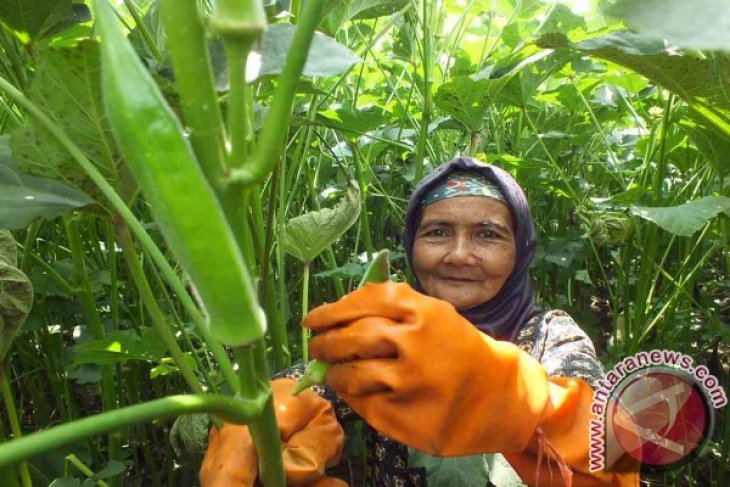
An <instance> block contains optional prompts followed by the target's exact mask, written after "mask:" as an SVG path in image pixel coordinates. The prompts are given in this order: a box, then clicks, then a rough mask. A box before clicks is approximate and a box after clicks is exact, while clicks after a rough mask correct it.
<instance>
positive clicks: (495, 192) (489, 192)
mask: <svg viewBox="0 0 730 487" xmlns="http://www.w3.org/2000/svg"><path fill="white" fill-rule="evenodd" d="M456 196H485V197H487V198H494V199H496V200H499V201H501V202H503V203H506V200H505V198H504V195H502V192H501V191H500V190H499V188H498V187H497V186H496V185H495V184H494V183H492V182H491V181H489V180H488V179H486V178H485V177H484V176H482V175H481V174H479V173H477V172H453V173H451V174H449V175H448V176H447V177H446V179H444V180H443V181H441V182H440V183H438V184H437V185H436V186H434V187H433V189H431V191H429V192H428V193H427V194H426V196H425V197H424V198H423V200H422V201H421V209H424V208H425V207H427V206H428V205H430V204H432V203H436V202H437V201H441V200H445V199H446V198H454V197H456Z"/></svg>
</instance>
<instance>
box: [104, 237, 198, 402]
mask: <svg viewBox="0 0 730 487" xmlns="http://www.w3.org/2000/svg"><path fill="white" fill-rule="evenodd" d="M116 232H117V238H118V240H119V245H120V246H121V247H122V253H123V255H124V260H125V262H126V263H127V269H129V274H130V276H131V277H132V281H134V284H135V286H136V287H137V290H138V291H139V295H140V298H141V299H142V302H143V303H144V306H145V308H147V313H149V315H150V318H152V326H153V327H154V328H155V331H157V334H158V335H159V336H160V339H161V340H162V341H163V342H164V343H165V347H166V348H167V351H168V352H170V355H171V356H172V359H173V360H174V361H175V364H176V365H177V367H178V369H180V374H182V376H183V378H184V379H185V382H186V383H187V384H188V387H190V389H191V390H192V391H193V392H195V393H201V392H203V386H202V385H201V384H200V381H199V380H198V377H197V376H196V375H195V372H194V371H193V369H191V368H190V365H189V364H188V361H187V360H186V359H185V354H184V353H183V351H182V350H181V349H180V346H179V345H178V343H177V340H176V339H175V336H174V335H173V334H172V332H171V331H170V328H169V327H168V325H167V321H166V320H165V315H164V314H163V313H162V310H161V309H160V306H159V305H158V304H157V300H156V299H155V296H154V294H153V293H152V288H151V287H150V283H149V282H148V281H147V276H146V275H145V273H144V269H143V268H142V264H140V262H139V256H138V255H137V249H136V248H135V246H134V242H133V241H132V235H131V234H130V233H129V228H128V227H127V226H126V225H123V224H119V225H117V226H116Z"/></svg>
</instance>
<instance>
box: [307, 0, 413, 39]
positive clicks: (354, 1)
mask: <svg viewBox="0 0 730 487" xmlns="http://www.w3.org/2000/svg"><path fill="white" fill-rule="evenodd" d="M409 2H410V0H329V3H328V4H327V6H326V7H325V12H326V14H325V16H324V19H323V20H322V24H321V27H322V29H323V30H324V31H325V32H327V33H328V34H331V35H334V34H336V33H337V31H338V30H339V29H340V28H341V27H342V26H343V25H344V24H345V22H347V21H348V20H350V19H373V18H376V17H382V16H384V15H391V14H393V13H395V12H397V11H399V10H401V9H403V8H404V7H405V6H406V5H408V3H409Z"/></svg>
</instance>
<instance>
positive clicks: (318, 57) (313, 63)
mask: <svg viewBox="0 0 730 487" xmlns="http://www.w3.org/2000/svg"><path fill="white" fill-rule="evenodd" d="M295 30H296V27H295V26H293V25H291V24H288V23H285V24H275V25H272V26H271V27H269V28H268V30H267V31H266V33H265V34H264V38H263V48H262V51H261V68H260V69H259V74H258V75H259V76H267V75H275V74H280V73H281V69H282V68H283V67H284V62H285V60H286V54H287V52H288V51H289V46H291V43H292V39H294V31H295ZM361 61H362V59H360V58H359V57H358V56H357V55H356V54H355V53H354V52H352V51H351V50H350V49H349V48H348V47H347V46H344V45H342V44H340V43H339V42H337V41H336V40H334V39H332V38H331V37H328V36H326V35H324V34H322V33H319V32H315V33H314V38H313V39H312V46H311V47H310V48H309V54H308V56H307V63H306V64H305V65H304V71H303V72H302V75H303V76H335V75H338V74H342V73H344V72H345V71H347V69H349V68H350V66H352V65H353V64H357V63H359V62H361Z"/></svg>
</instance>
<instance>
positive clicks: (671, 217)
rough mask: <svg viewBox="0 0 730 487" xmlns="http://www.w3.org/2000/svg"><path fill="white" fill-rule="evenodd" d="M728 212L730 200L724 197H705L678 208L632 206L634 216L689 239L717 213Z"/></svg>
mask: <svg viewBox="0 0 730 487" xmlns="http://www.w3.org/2000/svg"><path fill="white" fill-rule="evenodd" d="M728 210H730V198H727V197H725V196H705V197H704V198H700V199H698V200H694V201H689V202H687V203H684V204H682V205H679V206H668V207H648V206H632V207H631V212H632V213H633V214H634V215H637V216H640V217H642V218H645V219H647V220H650V221H652V222H654V223H656V224H657V225H659V226H660V227H662V228H663V229H664V230H666V231H668V232H671V233H674V234H676V235H681V236H684V237H689V236H691V235H692V234H694V233H695V232H697V231H698V230H700V229H701V228H702V227H703V226H704V225H706V224H707V223H708V222H709V221H710V220H712V219H713V218H714V217H715V216H717V214H718V213H721V212H725V211H728Z"/></svg>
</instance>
